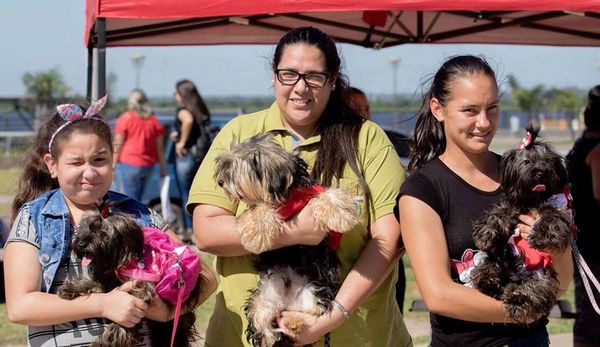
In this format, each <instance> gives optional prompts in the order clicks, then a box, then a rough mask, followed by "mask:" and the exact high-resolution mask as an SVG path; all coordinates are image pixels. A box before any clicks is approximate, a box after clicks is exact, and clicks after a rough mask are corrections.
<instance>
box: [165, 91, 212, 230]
mask: <svg viewBox="0 0 600 347" xmlns="http://www.w3.org/2000/svg"><path fill="white" fill-rule="evenodd" d="M175 100H176V101H177V104H178V108H177V112H176V115H175V130H174V131H173V132H172V133H171V139H172V140H173V141H174V142H175V154H176V157H175V171H176V174H177V175H176V176H177V186H178V188H179V192H180V199H181V202H182V206H183V210H184V212H183V214H184V218H183V219H184V230H185V233H184V234H183V235H181V237H182V238H183V239H184V240H186V241H187V240H191V237H192V217H191V215H190V214H189V213H187V211H186V209H185V205H186V204H187V201H188V196H189V192H190V187H191V186H192V181H193V180H194V176H195V175H196V171H198V167H200V162H199V160H198V158H197V157H196V156H195V155H194V153H193V150H194V146H195V145H196V143H197V140H198V138H199V137H200V136H201V135H202V134H201V132H202V131H203V129H208V124H210V112H209V111H208V107H206V104H205V103H204V100H203V99H202V96H200V93H198V89H196V86H195V85H194V84H193V83H192V82H191V81H188V80H181V81H179V82H177V84H176V85H175ZM205 135H207V134H205Z"/></svg>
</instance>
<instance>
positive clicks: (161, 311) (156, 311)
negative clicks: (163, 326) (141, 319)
mask: <svg viewBox="0 0 600 347" xmlns="http://www.w3.org/2000/svg"><path fill="white" fill-rule="evenodd" d="M173 313H174V312H173V311H172V310H171V307H170V306H169V305H167V303H165V302H164V301H163V300H162V299H161V298H160V297H159V296H158V295H154V298H152V301H151V302H150V304H149V305H148V309H147V310H146V318H148V319H152V320H153V321H157V322H168V321H170V320H172V319H173V318H174V317H173Z"/></svg>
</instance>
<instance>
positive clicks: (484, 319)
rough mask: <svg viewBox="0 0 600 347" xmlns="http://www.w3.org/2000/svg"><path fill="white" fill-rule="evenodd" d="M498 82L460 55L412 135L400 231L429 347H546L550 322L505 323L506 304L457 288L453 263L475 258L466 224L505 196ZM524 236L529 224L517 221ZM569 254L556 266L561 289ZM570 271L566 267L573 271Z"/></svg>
mask: <svg viewBox="0 0 600 347" xmlns="http://www.w3.org/2000/svg"><path fill="white" fill-rule="evenodd" d="M499 113H500V111H499V96H498V87H497V83H496V77H495V74H494V72H493V70H492V69H491V68H490V66H489V65H488V64H487V62H486V61H485V60H483V59H482V58H480V57H475V56H457V57H453V58H451V59H449V60H447V61H446V62H445V63H444V64H443V65H442V67H441V68H440V69H439V70H438V71H437V73H436V74H435V76H434V77H433V80H432V82H431V87H430V89H429V91H428V92H427V94H426V95H425V96H424V98H423V104H422V107H421V110H420V112H419V113H418V119H417V124H416V127H415V131H414V143H415V150H414V152H413V153H412V154H411V160H410V163H409V166H408V170H409V172H410V174H411V175H410V176H409V177H408V179H407V180H406V181H405V182H404V184H403V186H402V188H401V191H400V201H399V209H400V225H401V229H402V237H403V240H404V244H405V246H406V251H407V253H408V256H409V259H410V262H411V265H412V268H413V270H414V272H415V278H416V280H417V284H418V285H419V289H420V291H421V294H422V295H423V299H424V301H425V303H426V304H427V307H428V308H429V311H430V312H431V316H430V320H431V330H432V337H431V346H434V347H436V346H461V345H465V344H468V346H469V347H475V346H481V347H484V346H485V347H488V346H507V345H508V346H548V333H547V331H546V327H545V326H546V323H547V319H546V318H545V317H540V320H538V321H537V322H530V323H531V324H528V325H527V326H520V325H516V324H511V322H509V321H507V318H506V317H507V312H506V309H505V307H504V304H503V303H502V302H501V301H498V300H496V299H494V298H491V297H489V296H486V295H484V294H482V293H481V292H479V291H478V290H476V289H473V288H469V287H467V286H465V285H463V284H462V283H459V277H458V275H457V274H455V273H452V272H451V271H450V262H451V260H457V261H468V260H471V259H472V258H473V257H474V256H476V255H474V254H475V252H476V249H475V245H474V242H473V239H472V236H471V222H472V221H473V220H475V219H477V218H478V217H480V216H481V215H482V214H483V213H484V211H485V209H486V208H487V207H489V206H491V205H492V204H494V203H495V202H496V201H497V199H498V198H499V196H500V195H501V194H502V192H501V190H500V183H499V160H498V159H499V158H498V155H496V154H494V153H493V152H491V151H490V150H489V145H490V142H491V141H492V138H493V137H494V135H495V132H496V129H497V126H498V121H499ZM521 219H522V223H521V224H520V227H521V229H522V230H524V231H528V230H529V229H530V228H529V226H530V225H531V224H533V221H534V220H533V218H531V217H527V216H522V218H521ZM570 259H571V258H570V254H566V255H565V256H564V257H558V258H556V259H554V262H555V267H556V271H557V272H558V273H559V278H560V280H561V284H568V281H569V280H568V277H570V276H571V275H572V272H570V271H569V269H572V264H571V262H570ZM570 265H571V267H570Z"/></svg>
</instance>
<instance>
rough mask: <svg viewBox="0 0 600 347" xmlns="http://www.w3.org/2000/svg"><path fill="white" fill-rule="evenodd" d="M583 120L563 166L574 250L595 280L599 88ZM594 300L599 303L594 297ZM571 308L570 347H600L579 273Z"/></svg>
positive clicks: (599, 236)
mask: <svg viewBox="0 0 600 347" xmlns="http://www.w3.org/2000/svg"><path fill="white" fill-rule="evenodd" d="M583 119H584V123H585V126H586V129H585V130H584V131H583V134H582V135H581V137H580V138H579V139H577V141H576V142H575V144H574V145H573V149H571V151H570V152H569V154H567V163H568V170H569V180H570V181H571V194H573V210H574V211H575V224H576V225H577V248H578V249H579V252H581V255H582V256H583V258H584V259H585V261H586V263H587V264H588V266H589V267H590V269H591V270H592V273H593V274H594V275H595V276H596V278H599V277H600V255H599V254H598V250H597V246H598V245H599V244H600V233H599V231H600V230H598V220H597V219H596V218H597V217H598V216H599V215H600V85H597V86H595V87H593V88H592V89H590V91H589V93H588V103H587V107H586V108H585V111H584V114H583ZM595 299H596V302H600V296H599V295H598V294H597V293H595ZM575 305H576V306H577V316H576V317H575V325H574V326H573V343H574V347H588V346H600V330H599V329H598V327H600V316H599V315H598V314H597V313H596V311H595V310H594V308H593V307H592V305H591V302H590V299H589V297H588V294H587V292H586V290H585V287H584V285H583V283H582V281H581V275H580V273H579V271H576V272H575Z"/></svg>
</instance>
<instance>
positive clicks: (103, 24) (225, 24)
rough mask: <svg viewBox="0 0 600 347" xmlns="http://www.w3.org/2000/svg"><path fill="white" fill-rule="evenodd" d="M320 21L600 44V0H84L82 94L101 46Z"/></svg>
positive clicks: (362, 37)
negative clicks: (95, 51)
mask: <svg viewBox="0 0 600 347" xmlns="http://www.w3.org/2000/svg"><path fill="white" fill-rule="evenodd" d="M303 25H311V26H315V27H318V28H320V29H322V30H324V31H325V32H327V33H328V34H330V35H331V36H332V37H333V38H335V39H336V41H337V42H344V43H350V44H356V45H361V46H364V47H371V48H376V49H378V48H383V47H388V46H394V45H399V44H406V43H502V44H530V45H558V46H600V0H452V1H442V0H360V1H359V0H256V1H250V0H210V1H206V0H177V1H165V0H144V1H136V0H87V6H86V26H85V42H86V44H87V46H88V49H89V54H88V96H91V80H92V76H93V70H92V60H93V54H92V52H93V49H94V48H98V58H97V67H98V69H97V70H98V75H97V79H98V91H97V92H98V94H99V95H102V94H103V93H104V89H105V84H104V83H105V82H104V75H105V48H106V47H115V46H169V45H214V44H272V43H275V42H277V40H278V39H279V38H280V37H281V36H282V34H283V33H284V32H286V31H288V30H289V29H291V28H294V27H297V26H303Z"/></svg>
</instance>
